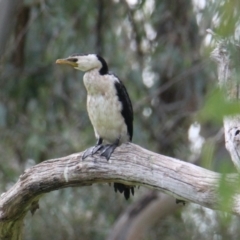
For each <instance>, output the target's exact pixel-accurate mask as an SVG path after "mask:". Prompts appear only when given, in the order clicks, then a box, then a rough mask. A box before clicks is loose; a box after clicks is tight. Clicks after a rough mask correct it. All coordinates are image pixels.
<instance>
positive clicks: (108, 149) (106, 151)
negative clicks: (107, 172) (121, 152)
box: [100, 144, 117, 160]
mask: <svg viewBox="0 0 240 240" xmlns="http://www.w3.org/2000/svg"><path fill="white" fill-rule="evenodd" d="M116 147H117V145H116V144H107V145H105V146H103V150H102V151H101V154H100V155H101V156H103V157H105V158H106V159H107V160H109V159H110V157H111V155H112V153H113V152H114V150H115V148H116Z"/></svg>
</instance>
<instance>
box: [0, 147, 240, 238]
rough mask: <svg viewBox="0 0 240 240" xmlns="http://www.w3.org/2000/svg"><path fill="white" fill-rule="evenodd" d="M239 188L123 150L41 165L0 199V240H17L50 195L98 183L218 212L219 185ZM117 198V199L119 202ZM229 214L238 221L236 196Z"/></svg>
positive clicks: (186, 166)
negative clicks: (136, 188)
mask: <svg viewBox="0 0 240 240" xmlns="http://www.w3.org/2000/svg"><path fill="white" fill-rule="evenodd" d="M223 177H224V180H225V182H226V183H227V184H229V185H231V186H232V185H233V184H235V186H237V185H238V183H237V182H238V177H237V175H236V174H229V175H226V176H221V175H220V174H218V173H215V172H212V171H209V170H206V169H203V168H201V167H198V166H195V165H193V164H190V163H187V162H184V161H180V160H178V159H174V158H171V157H167V156H164V155H160V154H156V153H154V152H150V151H148V150H146V149H144V148H141V147H139V146H137V145H135V144H132V143H127V144H123V145H121V146H120V147H118V148H117V149H116V151H115V152H114V154H113V155H112V157H111V159H110V161H107V160H106V159H105V158H103V157H100V156H99V155H94V156H93V157H89V158H87V159H86V160H84V161H82V153H76V154H72V155H70V156H67V157H62V158H57V159H52V160H47V161H44V162H42V163H40V164H38V165H36V166H34V167H31V168H29V169H27V170H26V171H25V172H24V173H23V174H22V175H21V176H20V178H19V180H18V181H17V183H16V184H15V185H14V186H12V188H11V189H9V190H8V191H7V192H6V193H4V194H2V196H1V198H0V239H11V240H16V239H21V233H22V227H23V218H24V217H25V215H26V213H27V211H28V210H31V211H33V212H34V210H36V208H38V200H39V198H40V197H41V196H42V195H43V194H45V193H47V192H50V191H53V190H56V189H60V188H66V187H73V186H86V185H91V184H94V183H102V182H122V183H125V184H131V185H132V184H133V185H140V186H145V187H149V188H152V189H157V190H160V191H162V192H165V193H169V194H171V195H173V196H175V197H177V198H180V199H184V200H186V201H189V202H195V203H198V204H200V205H202V206H205V207H208V208H211V209H220V210H221V207H220V206H221V204H222V202H221V197H219V194H218V187H219V179H220V178H223ZM119 197H121V196H119ZM229 212H231V213H234V214H237V215H240V195H237V194H236V195H235V196H233V204H232V206H231V207H230V209H229Z"/></svg>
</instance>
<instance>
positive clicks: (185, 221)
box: [0, 0, 240, 240]
mask: <svg viewBox="0 0 240 240" xmlns="http://www.w3.org/2000/svg"><path fill="white" fill-rule="evenodd" d="M1 4H2V3H1ZM239 5H240V4H239V2H238V1H233V0H218V1H214V0H212V1H207V2H205V1H204V0H202V1H197V0H196V1H190V0H180V1H174V0H162V1H157V0H147V1H146V0H131V1H130V0H126V1H124V0H92V1H87V0H81V1H74V0H70V1H62V0H59V1H54V0H25V1H23V2H21V4H19V7H18V10H17V15H15V16H14V22H13V25H12V26H13V28H10V25H8V23H6V24H5V28H6V29H7V28H9V29H11V31H10V32H9V34H8V35H7V33H6V32H3V31H2V33H1V32H0V39H1V38H7V43H6V44H2V43H1V41H0V50H1V56H0V60H1V62H0V76H1V77H0V89H1V90H0V156H1V157H0V169H1V171H0V182H1V184H0V189H1V192H4V191H6V190H7V189H8V188H9V187H10V186H11V185H12V184H14V183H15V182H16V180H17V178H18V176H19V175H20V174H21V173H22V172H23V170H24V169H25V168H27V167H30V166H32V165H34V164H37V163H39V162H41V161H44V160H46V159H50V158H55V157H60V156H64V155H68V154H71V153H74V152H78V151H82V150H84V149H85V148H87V147H89V146H91V145H93V144H94V143H95V137H94V133H93V129H92V126H91V124H90V121H89V119H88V116H87V112H86V107H85V105H86V91H85V88H84V86H83V83H82V76H83V74H82V73H81V72H79V71H74V70H73V69H71V68H68V67H64V66H57V65H55V61H56V59H58V58H63V57H67V56H69V55H71V54H73V53H98V54H100V55H102V56H103V57H104V58H105V59H106V60H107V62H108V64H109V67H110V69H111V71H112V72H114V73H115V74H116V75H118V76H119V78H120V79H122V81H123V82H124V84H125V85H126V87H127V89H128V92H129V95H130V97H131V99H132V103H133V108H134V115H135V119H134V138H133V142H134V143H136V144H139V145H141V146H143V147H145V148H147V149H149V150H152V151H156V152H159V153H162V154H165V155H169V156H173V157H177V158H180V159H184V160H188V161H193V162H195V163H197V164H201V165H203V166H204V167H207V168H209V169H212V170H215V171H223V170H224V171H234V169H233V168H232V165H231V161H230V158H229V156H228V155H227V154H226V151H225V149H224V146H223V141H224V138H223V134H222V132H221V127H222V123H221V119H219V118H218V116H217V117H216V118H215V119H217V120H218V121H210V120H209V119H208V120H205V121H201V119H199V117H198V116H199V114H198V113H199V110H200V109H202V107H203V105H204V103H205V102H206V100H205V99H206V94H207V93H208V92H210V91H211V89H212V88H213V85H215V84H216V71H215V65H213V64H212V62H211V61H210V59H209V55H210V50H211V49H212V45H211V44H212V41H211V36H210V35H208V34H207V33H206V29H207V28H212V29H213V30H214V31H216V33H218V34H220V35H221V36H223V37H232V38H233V39H238V37H239V16H238V13H239V10H240V9H239ZM9 18H12V16H9ZM9 24H10V23H9ZM6 35H7V36H6ZM207 96H208V95H207ZM217 104H218V103H217V101H215V102H214V104H213V108H212V112H213V115H214V111H215V109H214V107H215V106H217ZM196 121H199V122H200V124H201V132H200V135H199V133H198V129H199V128H200V125H198V124H194V122H196ZM189 129H190V130H192V131H193V133H195V135H196V138H195V139H194V138H192V135H194V134H192V135H191V131H189ZM189 133H190V134H189ZM194 143H195V145H194ZM226 169H227V170H226ZM147 191H150V190H148V189H143V188H141V189H139V190H137V191H136V192H137V193H136V196H135V197H134V198H132V199H131V200H130V201H128V202H126V201H125V200H124V198H123V196H121V195H119V194H115V193H114V191H113V189H112V188H110V187H109V186H108V185H101V186H99V185H98V186H91V187H84V188H73V189H65V190H59V191H56V192H52V193H49V194H47V195H46V196H45V197H44V198H43V199H41V201H40V210H39V211H37V212H36V214H35V215H34V216H31V215H30V214H29V216H28V217H27V218H26V222H25V224H26V227H25V230H26V232H25V239H36V240H38V239H39V240H40V239H51V238H52V239H105V238H106V237H107V235H108V233H109V230H110V229H111V226H112V225H113V223H114V222H115V220H116V219H117V217H118V216H119V214H120V213H121V212H122V211H124V209H125V208H126V207H127V206H128V205H130V204H131V202H133V201H136V200H137V199H140V198H141V197H142V196H143V194H145V193H146V192H147ZM239 223H240V220H239V218H237V217H232V216H228V217H226V216H225V215H223V214H221V213H216V212H213V211H211V210H208V209H205V208H202V207H199V206H197V205H194V204H190V205H189V206H188V207H186V208H184V209H183V210H182V211H181V212H178V213H176V214H174V215H171V216H169V217H168V218H166V219H165V220H164V221H161V222H159V223H158V224H157V225H156V226H155V227H154V228H153V229H152V230H151V231H150V232H149V235H148V237H147V238H146V239H149V240H150V239H166V240H170V239H171V240H173V239H198V240H199V239H227V238H230V239H239V235H240V230H239V228H238V227H237V226H238V225H239Z"/></svg>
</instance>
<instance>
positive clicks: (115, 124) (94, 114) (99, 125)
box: [83, 70, 129, 143]
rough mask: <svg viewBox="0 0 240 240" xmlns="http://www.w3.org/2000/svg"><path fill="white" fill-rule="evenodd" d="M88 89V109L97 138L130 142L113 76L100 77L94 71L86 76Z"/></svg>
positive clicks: (110, 141)
mask: <svg viewBox="0 0 240 240" xmlns="http://www.w3.org/2000/svg"><path fill="white" fill-rule="evenodd" d="M83 80H84V85H85V87H86V89H87V92H88V96H87V109H88V114H89V118H90V120H91V122H92V125H93V127H94V130H95V135H96V137H101V138H103V140H105V141H107V142H109V143H113V142H115V141H116V140H117V139H120V142H126V141H129V136H128V133H127V127H126V124H125V121H124V118H123V116H122V114H121V110H122V105H121V102H120V101H119V99H118V96H117V92H116V88H115V85H114V83H115V81H118V79H117V78H116V77H114V76H113V75H100V74H99V72H98V71H96V70H93V71H90V72H87V73H86V74H85V75H84V78H83Z"/></svg>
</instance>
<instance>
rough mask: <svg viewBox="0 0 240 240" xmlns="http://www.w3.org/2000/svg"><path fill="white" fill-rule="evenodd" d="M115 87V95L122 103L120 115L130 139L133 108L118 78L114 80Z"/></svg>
mask: <svg viewBox="0 0 240 240" xmlns="http://www.w3.org/2000/svg"><path fill="white" fill-rule="evenodd" d="M115 87H116V90H117V95H118V99H119V101H120V102H121V103H122V111H121V113H122V116H123V118H124V120H125V123H126V125H127V130H128V134H129V139H130V141H132V136H133V109H132V103H131V100H130V98H129V96H128V93H127V90H126V88H125V86H124V85H123V83H122V82H121V81H120V80H119V79H118V81H115Z"/></svg>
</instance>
